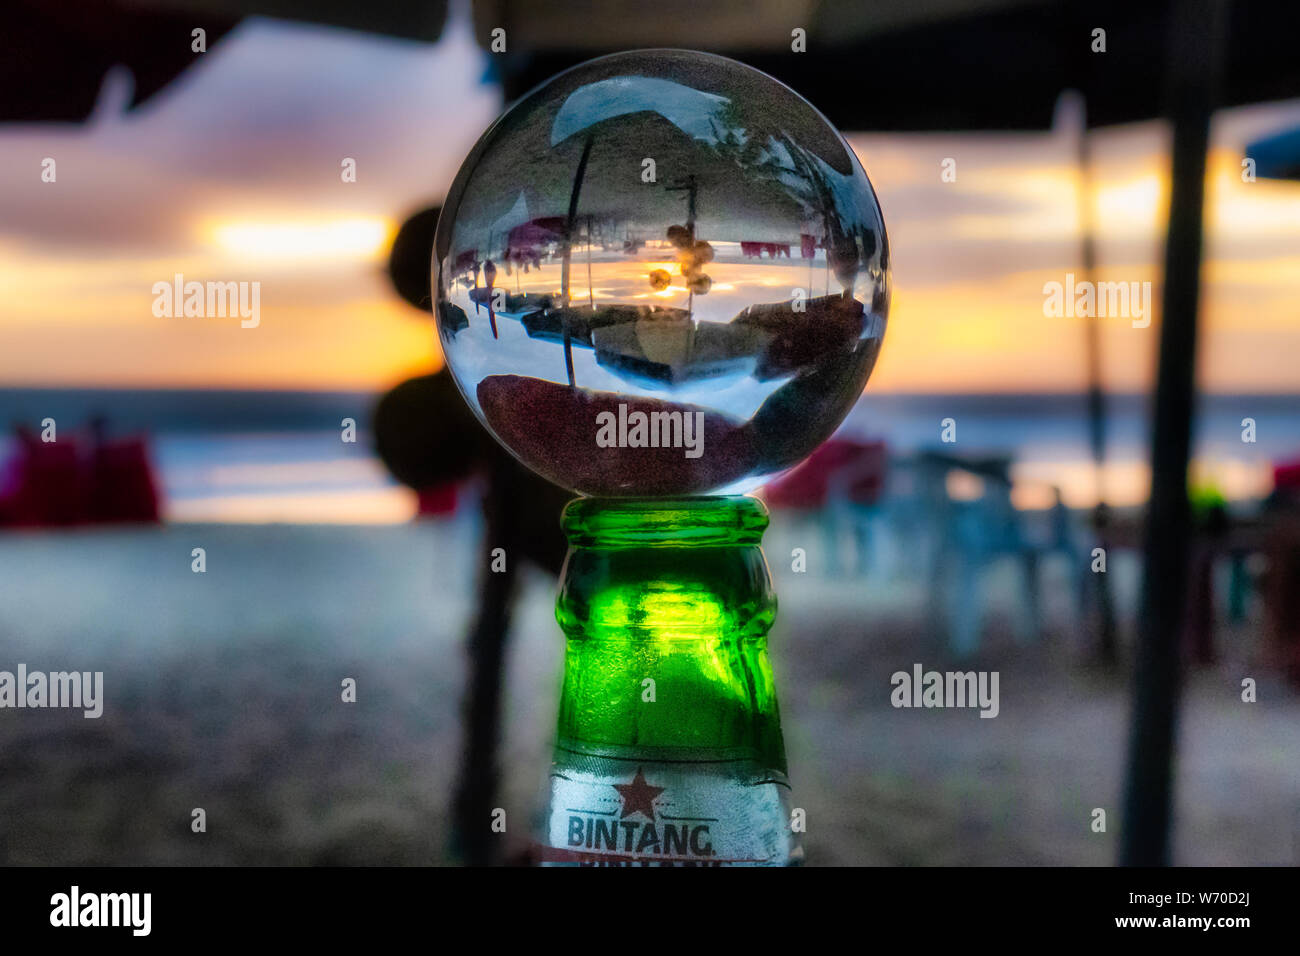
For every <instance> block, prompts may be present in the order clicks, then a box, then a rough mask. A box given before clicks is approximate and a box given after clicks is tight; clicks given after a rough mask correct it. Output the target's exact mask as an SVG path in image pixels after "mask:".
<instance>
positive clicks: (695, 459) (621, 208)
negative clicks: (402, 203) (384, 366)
mask: <svg viewBox="0 0 1300 956" xmlns="http://www.w3.org/2000/svg"><path fill="white" fill-rule="evenodd" d="M433 268H434V272H435V275H434V290H435V296H436V299H437V302H436V309H435V312H436V314H437V317H438V331H439V336H440V338H441V343H442V347H443V351H444V353H445V355H446V358H447V363H448V365H449V367H450V368H451V371H452V374H453V375H454V376H455V378H456V380H457V382H458V383H459V385H460V387H461V390H462V391H463V392H464V394H465V397H466V399H467V400H468V401H469V403H470V405H471V407H472V408H473V409H474V411H475V412H476V414H478V416H479V417H480V418H481V419H482V420H483V422H484V424H485V425H487V427H488V428H489V429H490V430H491V431H492V432H493V434H495V435H496V437H497V438H498V439H499V440H500V441H501V442H502V444H504V445H505V446H506V447H508V448H509V449H510V450H511V451H512V452H513V453H514V454H515V455H516V456H517V457H519V458H520V460H522V461H523V462H524V463H525V464H527V465H528V466H529V467H531V468H533V469H534V470H535V471H537V472H539V473H540V474H542V475H543V476H545V477H546V478H548V479H550V480H551V481H553V482H555V483H556V484H559V485H562V486H564V487H567V488H570V489H572V490H575V491H578V492H580V493H584V494H594V495H617V496H629V495H630V496H641V495H696V494H717V493H736V492H742V491H747V490H750V489H752V488H754V487H757V486H758V485H759V484H761V483H762V482H763V481H764V480H766V479H767V478H768V477H770V476H771V475H773V474H775V473H777V472H779V471H782V470H784V469H786V468H789V467H791V466H792V465H795V464H797V463H798V462H799V461H800V460H802V459H803V458H804V457H806V456H807V455H808V454H809V453H810V452H811V451H812V450H813V449H814V448H815V447H816V446H817V445H818V444H820V443H821V442H822V441H824V440H825V439H826V438H827V437H829V435H830V434H831V433H832V432H833V431H834V430H835V428H836V427H837V426H838V425H839V423H840V421H841V420H842V419H843V417H844V415H845V414H847V412H848V410H849V408H850V407H852V405H853V403H854V402H855V401H856V400H857V398H858V396H859V395H860V394H861V391H862V388H863V386H864V385H865V383H866V381H867V378H868V376H869V375H870V373H871V369H872V366H873V365H874V364H875V360H876V356H877V354H878V352H879V348H880V342H881V339H882V337H883V335H884V331H885V321H886V316H887V313H888V308H889V249H888V242H887V239H886V236H885V227H884V223H883V221H882V219H881V215H880V207H879V204H878V203H877V201H876V197H875V194H874V192H873V191H872V188H871V184H870V183H869V182H868V181H867V177H866V174H865V173H864V172H863V170H862V167H861V166H860V164H859V163H858V161H857V159H856V157H855V156H854V155H853V153H852V151H851V150H850V149H849V148H848V147H847V146H846V145H845V143H844V141H843V140H842V138H841V137H840V136H839V134H838V133H837V132H836V131H835V129H834V128H833V127H832V126H831V125H830V124H829V123H828V122H827V121H826V120H825V118H823V117H822V116H821V114H819V113H818V112H817V111H816V110H814V109H813V108H812V107H811V106H810V105H809V104H808V103H807V102H806V101H804V100H803V99H801V98H800V97H799V96H797V95H796V94H795V93H793V92H792V91H791V90H789V89H788V88H787V87H785V86H783V85H782V84H780V83H778V82H777V81H775V80H773V79H772V78H770V77H768V76H766V75H765V74H763V73H760V72H758V71H756V70H753V69H751V68H749V67H746V66H743V65H742V64H739V63H736V62H735V61H732V60H728V59H724V58H722V57H717V56H713V55H709V54H702V53H693V52H687V51H679V50H652V51H639V52H633V53H621V54H616V55H614V56H609V57H602V58H600V59H598V60H592V61H590V62H588V63H586V64H583V65H581V66H579V67H576V68H574V69H572V70H569V71H567V72H565V73H562V74H560V75H559V76H557V77H555V78H553V79H552V80H550V81H549V82H548V83H546V84H544V85H543V86H541V87H539V88H538V89H536V90H534V91H533V92H532V93H530V94H529V95H528V96H526V97H524V98H523V99H522V100H521V101H520V102H519V103H518V104H517V105H515V106H514V107H513V108H511V109H510V110H509V111H508V112H507V113H506V114H505V115H504V116H503V117H502V118H501V119H500V120H498V121H497V123H496V124H494V125H493V126H492V127H491V129H489V130H488V131H487V133H485V134H484V136H483V137H482V139H481V140H480V141H479V143H478V144H477V145H476V146H475V148H474V150H473V151H472V152H471V153H470V155H469V157H468V158H467V159H466V160H465V163H464V165H463V166H462V167H461V170H460V172H459V174H458V175H457V178H456V181H455V183H454V184H453V186H452V189H451V192H450V194H449V195H448V198H447V201H446V203H445V204H444V207H443V212H442V217H441V220H440V221H439V224H438V235H437V240H436V244H435V251H434V262H433Z"/></svg>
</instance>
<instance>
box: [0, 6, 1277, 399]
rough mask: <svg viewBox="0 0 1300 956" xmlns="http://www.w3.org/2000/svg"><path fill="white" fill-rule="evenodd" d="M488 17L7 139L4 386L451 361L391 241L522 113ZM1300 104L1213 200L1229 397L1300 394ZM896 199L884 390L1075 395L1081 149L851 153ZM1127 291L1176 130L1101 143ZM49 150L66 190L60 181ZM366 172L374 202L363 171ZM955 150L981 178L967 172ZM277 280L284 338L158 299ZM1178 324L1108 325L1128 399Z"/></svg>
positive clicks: (323, 378) (1108, 360)
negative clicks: (203, 284) (947, 166)
mask: <svg viewBox="0 0 1300 956" xmlns="http://www.w3.org/2000/svg"><path fill="white" fill-rule="evenodd" d="M485 68H486V55H485V54H483V53H482V52H481V51H479V50H478V49H477V48H476V47H475V46H474V45H473V43H472V41H471V39H470V37H469V34H468V28H467V26H465V25H464V24H458V23H454V24H451V25H449V28H448V30H447V32H446V33H445V34H444V36H443V39H442V40H441V42H439V43H438V44H437V45H435V46H428V45H424V44H418V43H412V42H405V41H397V40H391V39H382V38H377V37H371V36H367V35H362V34H355V33H349V32H345V31H336V30H329V29H323V28H316V27H310V26H303V25H297V24H285V23H278V22H273V21H256V22H249V23H245V24H244V25H243V26H241V27H240V28H238V29H237V30H236V31H235V32H234V33H232V34H231V35H230V36H229V37H228V38H227V39H225V40H224V41H222V42H221V43H220V44H217V45H216V46H214V47H213V48H212V50H211V52H209V53H208V54H206V55H205V56H204V58H203V61H202V62H201V63H200V64H198V66H197V67H196V68H195V69H193V70H192V71H190V72H189V73H188V74H187V75H186V76H185V78H184V79H183V81H182V82H179V83H177V84H175V85H174V86H173V87H172V88H169V89H168V90H166V91H165V92H164V93H163V94H162V95H160V96H159V97H157V98H156V99H155V100H154V101H153V102H151V103H150V104H149V105H148V106H147V107H146V108H144V109H141V110H138V111H136V112H134V113H131V114H123V113H121V112H120V110H119V109H117V107H116V105H115V104H116V103H117V102H118V101H119V100H120V96H121V91H120V90H119V89H117V88H116V84H115V83H108V84H106V87H105V91H104V93H103V95H102V97H101V106H102V110H101V111H100V112H99V113H98V114H97V116H96V119H95V121H94V122H93V123H91V124H89V125H87V126H84V127H82V126H62V125H45V126H23V127H13V126H11V127H7V128H4V129H3V131H0V176H2V177H3V184H2V186H0V288H2V289H3V291H4V307H3V310H0V386H29V385H30V386H73V385H76V386H92V385H103V386H125V387H144V386H182V387H187V386H193V387H205V386H209V387H210V386H230V387H247V388H307V389H326V390H328V389H353V388H361V389H381V388H384V387H387V386H389V385H391V384H393V383H394V382H396V381H397V380H399V379H401V378H403V377H405V376H407V375H409V374H412V373H415V372H418V371H423V370H428V369H430V368H432V367H433V366H434V365H435V364H437V363H438V362H439V361H440V359H439V357H438V355H437V352H436V345H435V336H434V333H433V328H432V323H431V321H430V320H429V318H428V317H427V316H426V315H424V314H422V313H420V312H418V311H416V310H414V309H413V308H411V307H410V306H408V305H406V304H405V303H403V302H402V301H400V300H399V299H397V297H396V296H395V294H394V293H393V292H392V289H391V286H390V284H389V282H388V279H387V277H386V275H385V273H384V262H385V256H386V253H387V247H388V243H389V241H390V240H391V236H392V234H393V232H394V231H395V230H396V228H397V226H398V225H399V224H400V222H401V221H402V220H403V219H404V218H405V217H406V216H407V215H409V214H410V213H411V212H414V211H415V210H417V209H419V208H421V207H423V206H425V205H430V204H434V203H437V202H439V201H440V200H441V198H442V196H443V194H444V193H445V191H446V189H447V187H448V186H449V185H450V182H451V179H452V177H453V175H454V174H455V171H456V169H457V168H458V166H459V165H460V162H461V160H462V158H463V157H464V155H465V153H466V152H467V151H468V150H469V148H470V146H471V145H472V144H473V142H474V140H475V139H476V138H477V137H478V135H479V133H480V132H481V131H482V130H483V129H484V128H485V127H486V126H487V125H488V124H489V123H490V122H491V120H492V119H493V118H494V117H495V116H496V114H497V113H498V112H499V110H500V108H501V105H502V104H501V102H500V95H499V92H498V91H497V89H496V88H495V87H493V86H490V85H486V84H484V83H483V82H481V80H482V78H483V75H484V71H485ZM1298 123H1300V103H1289V104H1269V105H1264V106H1259V107H1254V108H1250V109H1242V110H1234V111H1231V112H1228V113H1223V114H1221V115H1220V116H1219V118H1218V120H1217V121H1216V124H1215V128H1214V136H1213V152H1212V155H1211V157H1210V172H1209V181H1208V221H1209V232H1208V242H1207V268H1206V276H1205V278H1206V298H1205V322H1206V326H1205V334H1204V337H1203V339H1202V342H1203V348H1202V368H1201V373H1202V377H1201V381H1202V384H1203V385H1204V386H1205V387H1206V388H1208V389H1210V390H1212V391H1219V392H1239V391H1264V392H1267V391H1281V392H1291V391H1297V390H1300V388H1298V386H1300V376H1298V375H1297V374H1296V372H1295V355H1296V354H1297V352H1300V315H1298V314H1297V310H1296V305H1295V303H1296V300H1297V285H1300V183H1270V182H1266V181H1263V180H1261V181H1258V182H1254V183H1244V182H1242V180H1241V176H1240V172H1241V158H1242V154H1243V147H1244V144H1245V143H1247V142H1248V141H1250V140H1252V139H1254V138H1256V137H1258V136H1261V135H1265V134H1268V133H1271V132H1273V131H1276V130H1278V129H1281V128H1284V127H1288V126H1294V125H1296V124H1298ZM850 139H851V141H852V143H853V145H854V147H855V149H856V150H857V151H858V154H859V156H860V158H861V160H862V162H863V165H864V166H865V168H866V170H867V172H868V174H869V176H870V177H871V180H872V182H873V184H874V185H875V187H876V190H877V193H878V194H879V196H880V198H881V202H882V205H883V207H884V214H885V221H886V224H887V227H888V230H889V237H890V241H891V244H892V258H893V265H894V299H893V309H892V312H891V315H890V323H889V330H888V334H887V336H886V340H885V346H884V350H883V352H882V356H881V360H880V363H879V365H878V367H877V370H876V373H875V375H874V377H873V379H872V383H871V386H872V388H873V389H880V390H885V391H924V392H960V391H1032V390H1053V391H1063V390H1074V389H1078V388H1079V387H1081V385H1082V384H1083V368H1084V363H1083V348H1082V344H1083V331H1082V325H1081V321H1082V320H1079V319H1075V318H1052V319H1049V318H1045V317H1044V315H1043V309H1042V306H1043V298H1044V297H1043V285H1044V283H1045V282H1048V281H1063V280H1064V278H1065V274H1066V273H1067V272H1071V271H1075V272H1077V271H1078V269H1079V265H1080V261H1079V260H1080V253H1079V229H1078V216H1077V193H1076V190H1077V188H1078V177H1077V172H1076V167H1075V164H1074V146H1073V141H1072V138H1071V134H1070V133H1069V131H1068V130H1066V129H1059V130H1057V131H1056V132H1052V133H1047V132H1044V133H1042V134H1033V135H1027V134H1026V135H999V136H996V137H995V136H987V137H981V136H966V135H962V136H957V135H932V136H923V135H908V136H900V135H872V136H850ZM1093 144H1094V152H1095V156H1096V165H1095V169H1094V174H1093V175H1094V197H1093V209H1094V217H1095V220H1096V222H1097V224H1098V232H1097V235H1098V242H1099V247H1098V248H1099V256H1100V264H1101V269H1100V272H1099V274H1098V275H1097V278H1098V279H1101V280H1114V281H1144V280H1152V281H1153V282H1155V284H1156V285H1155V289H1156V291H1155V299H1156V302H1157V305H1158V301H1159V284H1158V278H1159V277H1158V274H1157V272H1158V268H1157V266H1158V262H1159V256H1160V238H1161V235H1162V231H1163V220H1164V204H1165V198H1166V194H1167V185H1168V184H1167V173H1166V169H1167V155H1166V147H1167V131H1166V129H1165V128H1164V127H1163V126H1162V125H1161V124H1157V123H1151V124H1143V125H1140V126H1133V127H1124V128H1116V129H1112V130H1105V131H1101V132H1098V133H1095V134H1094V139H1093ZM46 157H50V158H53V159H54V160H55V161H56V163H57V181H56V182H54V183H44V182H42V181H41V177H40V172H41V163H42V160H43V159H44V158H46ZM345 157H352V158H355V159H356V162H357V182H356V183H344V182H342V181H341V179H340V175H339V173H340V163H341V161H342V160H343V159H344V158H345ZM947 157H952V158H954V159H955V160H956V163H957V181H956V182H953V183H943V182H941V180H940V164H941V162H942V161H943V160H944V159H945V158H947ZM175 273H183V274H184V276H185V277H186V278H187V279H196V280H199V281H205V280H210V279H211V280H221V281H228V280H257V281H259V282H260V283H261V313H262V317H261V323H260V325H259V326H258V327H257V328H256V329H241V328H240V325H239V321H238V319H219V318H203V319H199V318H188V319H187V318H183V317H155V316H154V314H153V311H152V309H151V305H152V302H153V294H152V291H151V290H152V287H153V285H154V283H155V282H158V281H170V280H171V279H172V277H173V275H174V274H175ZM1157 335H1158V314H1157V322H1156V323H1153V324H1152V326H1151V327H1150V328H1146V329H1135V328H1132V326H1131V323H1130V321H1129V320H1128V319H1126V318H1125V319H1111V320H1106V321H1105V324H1104V341H1103V348H1104V362H1105V376H1106V384H1107V386H1108V387H1110V388H1112V389H1115V390H1141V389H1145V388H1147V387H1148V386H1149V383H1150V379H1151V375H1152V370H1153V363H1154V346H1155V343H1156V341H1157Z"/></svg>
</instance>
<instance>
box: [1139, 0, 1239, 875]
mask: <svg viewBox="0 0 1300 956" xmlns="http://www.w3.org/2000/svg"><path fill="white" fill-rule="evenodd" d="M1224 6H1225V3H1224V0H1184V2H1180V3H1172V4H1170V6H1169V42H1168V46H1167V49H1166V51H1165V56H1166V64H1167V66H1166V77H1167V80H1168V84H1169V87H1168V91H1167V95H1168V96H1169V109H1168V116H1169V119H1170V120H1171V122H1172V124H1173V155H1172V171H1171V180H1172V182H1171V187H1170V194H1169V233H1168V237H1167V239H1166V242H1165V284H1164V296H1163V307H1162V312H1161V327H1160V359H1159V366H1158V371H1157V375H1156V395H1155V414H1154V422H1153V428H1152V441H1151V446H1152V448H1151V503H1150V508H1149V511H1148V514H1147V524H1146V533H1145V562H1144V573H1143V594H1142V611H1141V614H1142V617H1141V625H1140V632H1139V635H1138V646H1137V659H1136V667H1135V670H1134V680H1133V713H1132V725H1131V728H1130V739H1129V752H1128V770H1127V776H1126V783H1125V794H1124V813H1123V817H1122V818H1121V821H1120V824H1121V828H1122V839H1121V846H1120V863H1121V864H1123V865H1125V866H1164V865H1167V864H1168V863H1169V862H1170V850H1169V845H1170V808H1171V805H1172V802H1173V780H1172V772H1173V757H1174V741H1175V733H1176V729H1177V719H1176V718H1177V712H1178V692H1179V666H1178V664H1179V638H1180V636H1181V634H1182V626H1183V620H1184V615H1185V612H1186V607H1187V570H1188V569H1187V556H1188V553H1189V551H1190V548H1191V510H1190V507H1189V505H1188V501H1187V464H1188V458H1189V452H1190V449H1191V432H1192V416H1193V413H1194V411H1195V391H1196V381H1195V376H1196V319H1197V308H1198V306H1199V299H1200V272H1201V246H1202V236H1201V229H1202V218H1203V217H1202V212H1203V210H1202V205H1203V202H1204V194H1205V153H1206V147H1207V146H1208V143H1209V127H1210V114H1211V111H1212V109H1213V96H1214V89H1215V86H1216V83H1217V72H1218V65H1219V52H1220V49H1221V47H1222V41H1223V33H1224V30H1225V29H1226V16H1225V9H1224Z"/></svg>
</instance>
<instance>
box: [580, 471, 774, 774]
mask: <svg viewBox="0 0 1300 956" xmlns="http://www.w3.org/2000/svg"><path fill="white" fill-rule="evenodd" d="M767 524H768V517H767V511H766V509H765V508H764V507H763V505H762V503H761V502H759V501H758V500H757V499H755V498H749V497H739V496H737V497H715V498H686V499H593V498H580V499H578V500H576V501H574V502H571V503H570V505H569V507H568V508H567V509H566V510H565V513H564V518H563V525H564V529H565V532H566V534H567V535H568V536H569V542H570V551H569V556H568V559H567V561H566V564H565V569H564V573H563V575H562V588H561V591H560V596H559V600H558V603H557V607H556V617H557V619H558V621H559V623H560V627H561V628H562V630H563V631H564V634H565V638H566V648H565V669H564V687H563V691H562V696H561V701H560V717H559V728H558V740H557V743H558V744H559V745H560V746H561V747H563V748H565V749H567V750H570V751H576V752H579V753H582V752H586V753H593V754H596V753H602V752H605V751H606V750H609V749H624V748H633V749H636V750H638V751H644V752H645V753H646V755H647V756H651V755H658V756H659V757H662V758H664V759H670V758H671V757H673V756H674V755H680V756H684V757H686V758H689V757H691V756H694V755H698V754H704V753H707V754H710V755H714V756H725V757H728V758H731V757H743V758H747V759H752V760H754V761H757V762H758V763H759V764H760V765H762V766H765V767H768V768H770V769H772V770H775V771H779V772H780V773H782V774H784V773H785V752H784V747H783V745H782V740H781V726H780V717H779V713H778V709H777V701H776V692H775V689H774V684H773V679H772V668H771V663H770V661H769V659H768V654H767V632H768V630H769V628H770V627H771V626H772V622H773V620H774V618H775V616H776V596H775V594H774V593H773V591H772V586H771V578H770V576H769V574H768V569H767V563H766V561H765V560H764V558H763V553H762V550H761V548H760V541H761V539H762V535H763V531H764V530H765V529H766V528H767ZM647 678H649V679H650V680H653V681H654V684H653V692H654V700H653V701H650V700H648V699H647V697H648V694H649V690H648V688H649V687H650V685H648V684H647V683H646V680H647Z"/></svg>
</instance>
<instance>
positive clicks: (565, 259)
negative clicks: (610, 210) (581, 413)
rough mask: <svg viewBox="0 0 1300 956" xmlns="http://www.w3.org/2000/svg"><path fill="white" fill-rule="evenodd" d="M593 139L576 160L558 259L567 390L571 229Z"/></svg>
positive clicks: (570, 347) (571, 382)
mask: <svg viewBox="0 0 1300 956" xmlns="http://www.w3.org/2000/svg"><path fill="white" fill-rule="evenodd" d="M594 142H595V137H594V136H593V135H591V134H588V136H587V142H586V143H584V144H583V147H582V156H581V157H580V158H579V159H578V169H577V171H576V172H575V173H574V174H573V189H572V190H570V192H569V215H568V218H567V219H565V221H564V252H563V254H562V258H561V259H560V305H561V306H562V307H563V309H564V311H563V312H562V313H561V315H562V316H563V319H562V321H563V324H564V370H565V371H566V372H567V373H568V375H569V388H573V387H574V385H575V382H574V380H573V332H572V329H571V326H570V321H569V261H570V259H571V258H572V253H573V227H574V223H575V221H576V220H577V218H578V198H579V197H580V196H581V195H582V179H583V177H584V176H586V175H587V160H588V159H590V158H591V147H592V144H593V143H594Z"/></svg>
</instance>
